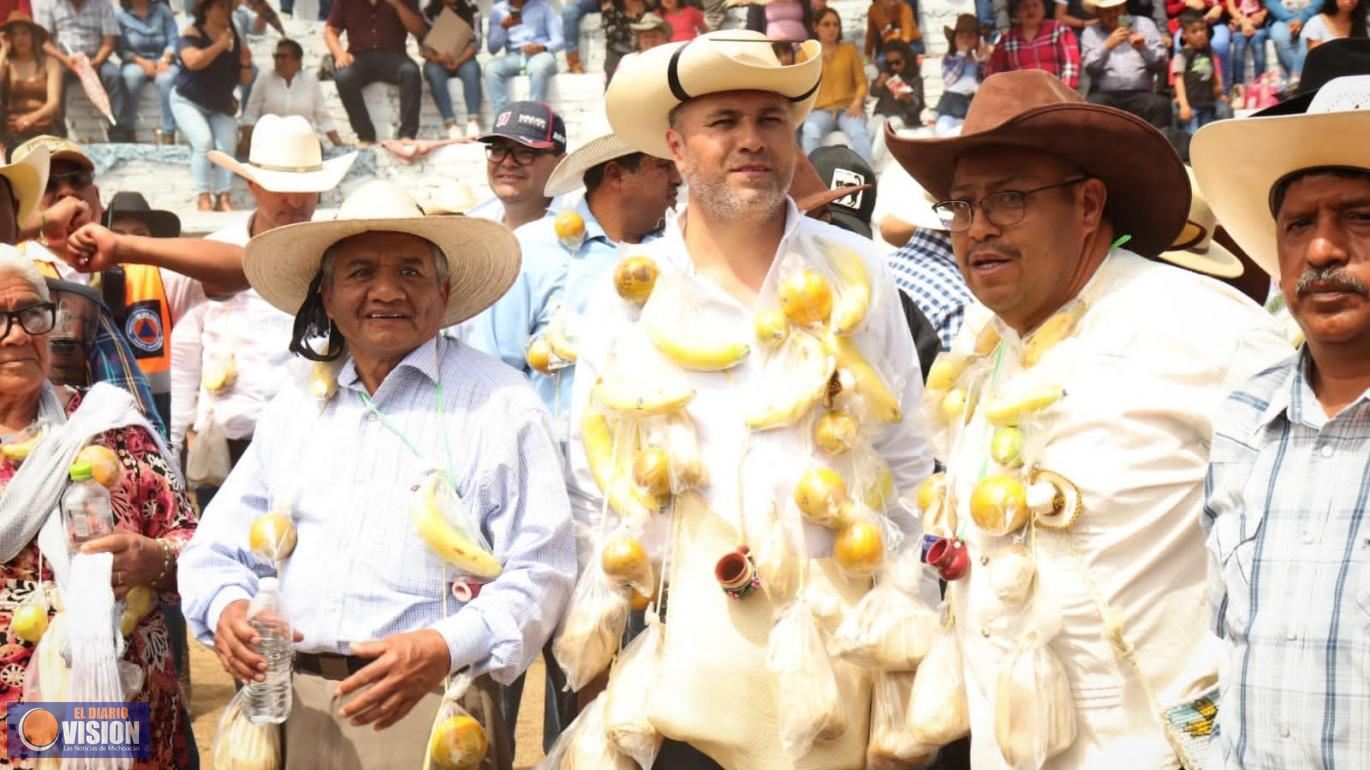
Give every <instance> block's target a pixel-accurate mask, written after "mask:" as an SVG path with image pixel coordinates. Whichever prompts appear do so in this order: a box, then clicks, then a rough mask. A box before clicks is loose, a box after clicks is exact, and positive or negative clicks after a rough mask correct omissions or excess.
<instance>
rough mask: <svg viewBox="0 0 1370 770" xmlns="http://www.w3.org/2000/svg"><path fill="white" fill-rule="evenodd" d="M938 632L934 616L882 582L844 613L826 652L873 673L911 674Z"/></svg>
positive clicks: (920, 605) (886, 582)
mask: <svg viewBox="0 0 1370 770" xmlns="http://www.w3.org/2000/svg"><path fill="white" fill-rule="evenodd" d="M937 632H938V622H937V613H935V612H933V611H932V610H931V609H929V608H928V607H927V606H926V605H924V604H923V602H922V601H920V600H918V599H917V598H915V597H913V596H911V595H909V594H907V593H905V592H904V591H902V590H900V589H899V588H897V587H896V586H895V585H894V583H892V582H890V581H882V582H881V583H880V584H879V585H877V586H876V587H875V588H873V589H871V590H870V591H869V592H867V593H866V595H865V596H863V597H861V601H859V602H857V604H856V606H855V607H853V608H852V610H851V611H850V612H849V613H847V616H846V618H845V619H843V621H842V625H840V626H838V628H837V633H835V634H833V637H832V642H831V643H830V644H829V645H828V649H829V650H830V651H831V652H832V654H833V655H834V656H836V657H838V658H841V659H842V660H845V661H847V662H848V663H852V664H855V665H858V666H862V667H863V668H868V669H871V670H873V671H913V670H914V669H915V668H917V667H918V663H919V661H921V660H923V658H924V657H925V656H927V654H928V651H929V650H931V649H932V645H933V642H934V641H935V640H936V639H937Z"/></svg>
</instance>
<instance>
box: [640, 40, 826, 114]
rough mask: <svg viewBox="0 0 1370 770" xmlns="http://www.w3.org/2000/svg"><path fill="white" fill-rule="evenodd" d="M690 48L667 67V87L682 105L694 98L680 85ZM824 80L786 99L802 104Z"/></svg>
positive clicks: (675, 55)
mask: <svg viewBox="0 0 1370 770" xmlns="http://www.w3.org/2000/svg"><path fill="white" fill-rule="evenodd" d="M690 42H691V43H692V42H694V41H690ZM739 42H742V41H739ZM745 42H748V43H751V42H757V43H770V42H771V41H769V40H756V41H751V40H748V41H745ZM689 46H690V43H686V44H685V45H682V46H681V47H679V48H677V49H675V53H673V54H671V62H670V64H669V65H667V67H666V85H667V86H668V87H670V89H671V95H672V96H674V97H675V98H676V101H678V102H680V103H682V104H684V103H685V102H688V101H690V100H691V99H693V98H694V97H692V96H690V94H689V92H687V91H686V90H685V86H683V85H681V83H680V66H679V65H680V55H681V54H682V53H685V49H686V48H688V47H689ZM822 80H823V77H822V75H821V74H820V75H819V78H818V80H815V81H814V82H813V86H812V87H811V88H809V90H807V91H805V92H804V93H802V94H800V95H799V96H786V97H785V98H786V99H789V100H790V103H792V104H798V103H800V102H802V101H804V100H806V99H808V98H809V97H810V96H813V94H814V92H815V91H817V90H818V85H819V83H821V82H822ZM781 96H784V94H781Z"/></svg>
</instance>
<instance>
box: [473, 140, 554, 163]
mask: <svg viewBox="0 0 1370 770" xmlns="http://www.w3.org/2000/svg"><path fill="white" fill-rule="evenodd" d="M546 154H548V153H547V152H546V151H545V150H534V149H533V148H531V147H516V146H514V145H511V144H487V145H485V159H486V160H488V161H490V162H491V163H494V164H495V165H499V164H500V163H503V162H504V159H505V158H508V157H510V156H513V158H514V165H516V166H528V165H532V163H533V161H534V160H537V157H538V156H539V155H546Z"/></svg>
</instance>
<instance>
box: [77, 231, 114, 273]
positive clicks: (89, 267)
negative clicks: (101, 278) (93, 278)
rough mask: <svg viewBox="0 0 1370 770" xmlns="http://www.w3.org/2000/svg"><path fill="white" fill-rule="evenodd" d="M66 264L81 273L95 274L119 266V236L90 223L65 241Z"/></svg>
mask: <svg viewBox="0 0 1370 770" xmlns="http://www.w3.org/2000/svg"><path fill="white" fill-rule="evenodd" d="M67 262H68V263H69V264H70V265H71V266H72V267H74V268H76V269H77V270H80V271H81V272H83V273H97V272H99V271H101V270H106V269H108V268H111V267H114V266H116V265H118V264H119V234H118V233H116V232H114V231H113V230H110V229H109V228H107V227H105V226H104V225H101V224H98V223H95V222H91V223H89V224H87V225H83V226H82V227H81V229H79V230H77V231H76V232H74V233H72V234H71V237H70V238H68V239H67Z"/></svg>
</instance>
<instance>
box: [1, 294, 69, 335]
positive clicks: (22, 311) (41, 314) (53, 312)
mask: <svg viewBox="0 0 1370 770" xmlns="http://www.w3.org/2000/svg"><path fill="white" fill-rule="evenodd" d="M0 315H2V316H4V317H5V333H4V334H0V339H4V338H6V337H8V336H10V329H12V328H13V327H14V322H15V321H18V322H19V326H20V328H22V329H23V330H24V331H26V332H28V333H29V334H32V335H38V334H47V333H48V332H50V331H52V327H54V326H56V325H57V306H56V305H54V304H53V303H51V302H39V303H38V304H36V305H29V306H28V307H21V308H19V309H18V310H0Z"/></svg>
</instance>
